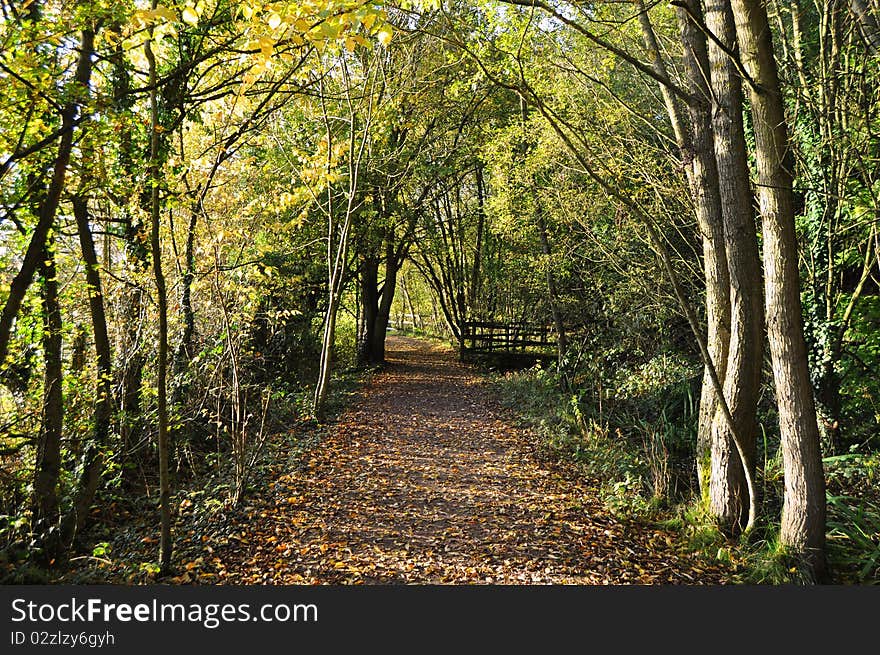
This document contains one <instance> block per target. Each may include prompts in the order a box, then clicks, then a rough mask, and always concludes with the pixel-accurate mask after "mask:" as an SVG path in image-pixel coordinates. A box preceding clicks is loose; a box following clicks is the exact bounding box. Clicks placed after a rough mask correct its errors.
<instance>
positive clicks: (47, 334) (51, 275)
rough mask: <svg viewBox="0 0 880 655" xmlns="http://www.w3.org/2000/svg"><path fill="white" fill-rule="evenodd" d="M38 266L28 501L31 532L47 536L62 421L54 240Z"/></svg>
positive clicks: (54, 513)
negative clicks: (38, 362)
mask: <svg viewBox="0 0 880 655" xmlns="http://www.w3.org/2000/svg"><path fill="white" fill-rule="evenodd" d="M41 259H42V263H41V265H40V270H41V275H42V278H43V288H42V297H43V358H44V361H45V375H44V378H43V411H42V417H41V420H40V434H39V438H38V441H37V458H36V462H35V464H34V490H33V501H32V513H33V525H34V529H35V531H38V532H41V533H44V534H45V533H47V532H48V530H49V528H51V527H52V526H55V525H56V524H57V522H58V481H59V476H60V474H61V436H62V426H63V420H64V401H63V397H62V375H63V372H62V363H61V328H62V325H61V305H60V303H59V301H58V278H57V275H58V271H57V269H56V266H55V238H54V236H53V235H52V234H51V233H50V234H49V235H48V236H47V239H46V244H45V247H44V249H43V255H42V257H41Z"/></svg>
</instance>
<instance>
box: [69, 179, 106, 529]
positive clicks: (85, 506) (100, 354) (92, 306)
mask: <svg viewBox="0 0 880 655" xmlns="http://www.w3.org/2000/svg"><path fill="white" fill-rule="evenodd" d="M73 213H74V217H75V218H76V227H77V232H78V233H79V243H80V251H81V253H82V258H83V262H84V263H85V269H86V283H87V285H88V291H89V312H90V314H91V318H92V335H93V337H94V340H95V356H96V361H97V370H96V382H95V413H94V417H93V421H94V424H93V425H92V437H91V439H90V440H89V441H88V443H87V444H86V446H85V448H84V449H83V454H82V461H81V462H80V465H79V479H78V483H77V489H76V496H75V498H74V503H73V507H72V509H71V511H70V513H69V514H68V515H67V516H66V517H65V529H64V532H65V540H66V541H68V542H69V541H70V540H71V539H73V538H74V537H75V536H76V535H77V534H79V533H80V531H81V530H82V529H83V527H84V526H85V522H86V520H87V518H88V510H89V507H91V505H92V501H93V500H94V498H95V494H96V492H97V490H98V486H99V484H100V481H101V470H102V467H103V463H104V458H103V454H102V452H103V449H104V448H105V447H106V446H107V442H108V438H109V434H110V422H111V420H112V415H113V407H112V403H113V395H112V394H113V391H112V383H113V377H112V376H113V372H112V362H113V357H112V352H111V348H110V337H109V335H108V331H107V316H106V313H105V310H104V293H103V287H102V284H101V274H100V270H99V264H98V256H97V253H96V252H95V242H94V239H93V237H92V231H91V228H90V226H89V209H88V201H87V199H86V198H85V197H83V196H75V197H74V198H73Z"/></svg>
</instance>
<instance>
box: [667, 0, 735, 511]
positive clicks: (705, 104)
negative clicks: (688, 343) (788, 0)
mask: <svg viewBox="0 0 880 655" xmlns="http://www.w3.org/2000/svg"><path fill="white" fill-rule="evenodd" d="M684 4H685V7H678V8H677V9H676V18H677V20H678V26H679V34H680V36H681V40H682V44H683V47H684V64H685V72H686V75H687V80H688V90H689V92H690V94H691V101H690V103H689V104H688V115H689V117H690V123H691V132H690V146H691V150H690V151H689V150H688V148H687V145H688V142H687V141H682V142H681V143H680V144H679V148H680V150H681V156H682V162H683V164H684V166H685V171H686V172H687V173H688V181H689V183H690V189H691V196H692V198H693V201H694V207H695V210H696V217H697V225H698V227H699V229H700V234H701V237H702V243H703V275H704V278H705V282H706V343H707V347H708V352H709V357H710V359H711V361H712V362H713V365H714V367H715V372H716V374H717V375H718V378H719V380H720V381H721V382H722V383H723V381H724V377H725V371H726V367H727V356H728V348H729V344H730V272H729V270H728V268H727V256H726V252H725V244H724V219H723V216H722V208H721V195H720V190H719V183H718V165H717V161H716V158H715V144H714V141H713V135H712V107H711V97H712V95H711V90H710V89H709V85H708V79H709V55H708V50H707V46H706V36H705V34H704V33H703V32H702V31H701V30H700V28H699V26H698V25H697V23H696V22H695V20H696V21H702V8H701V6H700V3H699V2H698V1H696V0H688V1H687V2H685V3H684ZM692 16H693V19H692ZM657 54H658V55H659V50H658V51H657ZM670 102H671V104H672V106H674V104H675V103H674V100H672V99H671V100H670ZM676 115H677V113H676V112H670V119H673V118H674V117H675V116H676ZM679 132H681V133H684V131H683V130H678V131H676V134H678V133H679ZM719 411H720V408H719V402H718V398H717V397H716V394H715V389H714V386H713V383H712V375H711V371H710V370H709V367H708V366H704V367H703V380H702V387H701V391H700V414H699V423H698V428H697V449H696V455H697V456H696V460H697V462H696V465H697V479H698V482H699V487H700V493H701V496H702V497H703V498H706V499H708V498H709V487H710V482H709V481H710V477H711V476H710V472H711V457H712V434H713V433H714V431H715V424H716V422H718V421H721V420H723V419H722V418H721V417H719V414H718V412H719Z"/></svg>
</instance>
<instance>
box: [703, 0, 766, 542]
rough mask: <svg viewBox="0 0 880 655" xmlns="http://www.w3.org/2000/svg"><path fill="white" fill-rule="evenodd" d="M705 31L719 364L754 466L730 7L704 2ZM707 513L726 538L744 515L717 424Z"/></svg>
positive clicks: (747, 278) (747, 256)
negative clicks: (726, 287) (723, 266)
mask: <svg viewBox="0 0 880 655" xmlns="http://www.w3.org/2000/svg"><path fill="white" fill-rule="evenodd" d="M706 26H707V27H708V28H709V30H711V31H712V32H713V33H714V34H715V36H716V38H717V39H718V41H720V42H721V44H723V45H724V49H722V47H721V46H720V45H719V44H718V43H717V42H716V41H715V40H710V42H709V48H708V55H709V64H710V69H711V84H712V98H713V106H712V127H713V134H714V139H715V158H716V162H717V167H718V181H719V192H720V197H721V207H722V217H723V224H724V240H725V253H726V256H727V269H728V271H729V275H730V344H729V348H728V352H727V364H726V365H725V367H724V370H725V375H724V395H725V398H726V399H727V404H728V407H729V408H730V413H731V415H732V416H733V419H734V423H735V425H736V429H737V433H738V434H739V435H740V438H741V440H742V445H743V446H744V448H745V451H746V455H747V457H748V459H749V466H751V467H754V458H755V440H756V433H757V425H756V422H755V417H756V414H757V408H758V394H759V389H760V380H761V363H762V357H761V355H762V351H763V310H762V303H763V298H762V294H761V276H760V271H761V264H760V258H759V255H758V241H757V235H756V230H755V214H754V210H753V196H752V193H751V189H750V187H749V170H748V159H747V153H746V143H745V135H744V132H743V95H742V83H741V80H740V78H739V76H738V74H737V71H736V69H735V67H734V64H733V61H732V60H731V57H730V56H729V54H728V53H727V52H725V51H724V50H725V49H726V50H727V51H729V52H736V33H735V28H734V24H733V14H732V13H731V10H730V6H729V5H727V4H724V3H721V2H716V1H713V2H709V3H708V4H707V8H706ZM711 443H712V468H711V476H710V480H711V481H710V487H709V504H710V511H711V512H712V514H713V516H714V517H715V519H716V520H717V521H718V523H719V525H720V527H721V528H722V529H723V530H724V531H726V532H728V533H733V534H735V533H737V532H739V531H740V530H741V529H742V527H743V525H744V524H745V521H746V518H747V515H748V505H747V500H746V499H747V491H746V480H745V474H744V472H743V470H742V466H741V465H740V462H739V461H738V455H737V452H736V448H735V445H734V443H733V439H732V437H731V435H730V432H729V430H728V429H727V427H726V425H725V424H724V422H723V421H721V420H717V421H715V427H714V429H713V433H712V442H711Z"/></svg>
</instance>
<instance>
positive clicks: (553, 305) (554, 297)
mask: <svg viewBox="0 0 880 655" xmlns="http://www.w3.org/2000/svg"><path fill="white" fill-rule="evenodd" d="M536 213H537V223H538V237H539V238H540V240H541V252H542V253H543V255H544V258H545V259H546V260H547V261H546V266H547V270H546V272H545V278H546V280H547V297H548V299H549V301H550V311H551V313H552V314H553V323H554V324H555V325H556V337H557V341H556V358H557V362H558V365H559V370H560V371H561V370H562V368H563V363H564V361H565V353H566V351H567V350H568V337H567V334H566V332H565V320H564V319H563V317H562V309H561V308H560V306H559V292H558V290H557V288H556V277H555V276H554V275H553V267H552V264H551V262H550V256H551V255H552V251H551V249H550V239H549V238H548V236H547V221H546V219H545V218H544V212H543V211H542V210H541V209H540V208H538V210H537V212H536Z"/></svg>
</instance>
